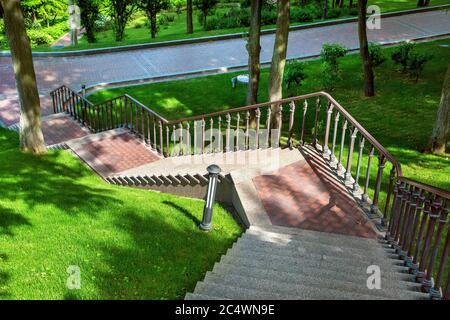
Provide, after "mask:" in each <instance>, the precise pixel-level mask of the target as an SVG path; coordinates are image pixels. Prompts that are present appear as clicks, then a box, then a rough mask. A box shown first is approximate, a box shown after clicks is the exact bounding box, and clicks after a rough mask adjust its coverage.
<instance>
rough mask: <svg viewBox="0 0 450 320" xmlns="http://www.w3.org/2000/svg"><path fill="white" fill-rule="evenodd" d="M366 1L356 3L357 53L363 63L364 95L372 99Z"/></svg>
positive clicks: (373, 89)
mask: <svg viewBox="0 0 450 320" xmlns="http://www.w3.org/2000/svg"><path fill="white" fill-rule="evenodd" d="M366 12H367V0H359V1H358V36H359V52H360V54H361V59H362V62H363V69H364V95H365V96H366V97H373V96H374V95H375V83H374V77H373V66H372V59H370V54H369V44H368V42H367V26H366Z"/></svg>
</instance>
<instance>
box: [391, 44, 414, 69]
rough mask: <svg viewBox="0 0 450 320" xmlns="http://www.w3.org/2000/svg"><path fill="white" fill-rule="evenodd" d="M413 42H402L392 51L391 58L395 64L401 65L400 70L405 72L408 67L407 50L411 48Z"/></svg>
mask: <svg viewBox="0 0 450 320" xmlns="http://www.w3.org/2000/svg"><path fill="white" fill-rule="evenodd" d="M414 47H415V44H414V43H412V42H404V43H402V44H401V45H399V46H398V47H395V49H394V50H393V51H392V55H391V58H392V60H393V61H394V62H395V64H399V65H401V66H402V71H403V72H406V69H407V67H408V56H409V52H410V51H411V50H413V48H414Z"/></svg>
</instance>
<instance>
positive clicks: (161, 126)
mask: <svg viewBox="0 0 450 320" xmlns="http://www.w3.org/2000/svg"><path fill="white" fill-rule="evenodd" d="M158 126H159V153H160V154H161V155H163V156H164V143H163V141H164V137H163V123H162V120H159V122H158ZM155 139H156V137H155Z"/></svg>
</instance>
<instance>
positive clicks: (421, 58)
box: [407, 50, 433, 82]
mask: <svg viewBox="0 0 450 320" xmlns="http://www.w3.org/2000/svg"><path fill="white" fill-rule="evenodd" d="M432 58H433V56H432V55H430V54H427V53H422V52H416V51H414V50H410V51H409V54H408V65H407V68H408V71H409V72H410V74H411V76H413V77H414V79H415V80H416V82H417V81H418V80H419V75H420V73H422V71H423V69H424V67H425V64H426V63H427V62H428V61H430V60H431V59H432Z"/></svg>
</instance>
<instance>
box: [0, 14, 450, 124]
mask: <svg viewBox="0 0 450 320" xmlns="http://www.w3.org/2000/svg"><path fill="white" fill-rule="evenodd" d="M447 33H450V16H449V14H448V13H446V12H444V11H432V12H425V13H417V14H409V15H403V16H398V17H390V18H383V19H382V25H381V30H370V31H369V32H368V35H369V39H370V40H371V41H376V42H380V43H389V42H394V41H400V40H406V39H412V38H418V37H425V36H435V35H442V34H447ZM273 39H274V35H265V36H262V38H261V46H262V51H261V60H262V61H263V62H265V61H269V60H270V57H271V54H272V48H273ZM326 42H339V43H342V44H344V45H346V46H347V47H350V48H357V47H358V37H357V24H356V23H354V22H350V23H346V24H340V25H335V26H326V27H318V28H313V29H307V30H299V31H293V32H291V33H290V36H289V48H288V57H290V58H292V57H306V56H311V55H314V54H318V53H319V52H320V49H321V47H322V44H323V43H326ZM246 63H247V52H246V49H245V40H243V39H231V40H223V41H215V42H208V43H202V44H192V45H180V46H172V47H161V48H153V49H143V50H136V51H129V52H118V53H110V54H98V55H90V56H81V57H61V58H37V57H36V58H35V68H36V73H37V80H38V87H39V91H40V93H41V94H42V95H43V96H45V95H48V93H49V92H50V91H51V90H52V89H54V88H56V87H58V86H59V85H61V84H63V83H64V84H67V85H69V86H71V87H73V88H75V89H76V88H79V87H80V86H81V84H87V85H92V84H98V83H101V82H112V81H124V80H129V79H139V78H149V77H157V76H165V75H171V74H179V73H186V72H194V71H200V70H206V69H218V68H223V69H224V70H226V68H227V67H232V66H243V65H246ZM48 102H49V101H48V100H47V101H44V102H43V114H48V113H50V112H51V110H50V108H49V104H48ZM18 110H19V107H18V104H17V96H16V90H15V82H14V76H13V70H12V66H11V61H10V58H0V120H2V121H3V122H5V123H6V124H7V125H11V124H13V123H15V122H17V121H18V120H19V112H18Z"/></svg>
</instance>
